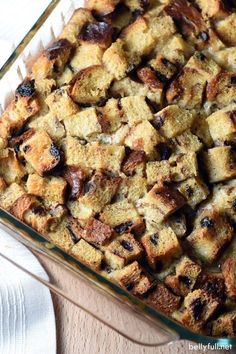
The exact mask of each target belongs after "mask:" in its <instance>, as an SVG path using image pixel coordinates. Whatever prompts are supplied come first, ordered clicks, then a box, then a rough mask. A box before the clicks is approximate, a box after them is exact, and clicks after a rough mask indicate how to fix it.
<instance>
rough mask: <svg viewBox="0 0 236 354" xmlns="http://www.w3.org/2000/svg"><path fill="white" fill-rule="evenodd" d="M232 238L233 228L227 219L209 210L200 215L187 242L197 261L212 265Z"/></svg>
mask: <svg viewBox="0 0 236 354" xmlns="http://www.w3.org/2000/svg"><path fill="white" fill-rule="evenodd" d="M232 237H233V228H232V226H231V224H230V223H229V221H228V220H227V218H226V217H225V216H223V215H221V214H220V213H218V212H217V211H214V210H209V211H206V212H205V213H203V214H200V216H199V221H198V223H197V225H196V228H195V229H194V230H193V232H192V233H191V234H190V235H189V236H188V237H187V242H188V245H189V247H190V249H191V251H192V252H193V253H194V255H195V256H196V257H197V258H198V259H200V260H201V261H202V262H203V263H204V264H212V263H213V262H215V261H216V260H217V259H218V258H219V256H220V254H221V252H222V251H223V249H224V247H225V246H226V245H227V244H228V243H229V242H230V241H231V240H232Z"/></svg>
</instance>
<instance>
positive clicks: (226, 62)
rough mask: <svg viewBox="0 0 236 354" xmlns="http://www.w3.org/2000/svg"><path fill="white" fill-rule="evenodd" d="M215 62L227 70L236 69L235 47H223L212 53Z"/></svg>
mask: <svg viewBox="0 0 236 354" xmlns="http://www.w3.org/2000/svg"><path fill="white" fill-rule="evenodd" d="M213 58H214V60H215V62H216V63H217V64H218V65H220V66H221V67H222V68H223V69H225V70H227V71H235V70H236V47H231V48H223V49H221V50H218V51H217V52H215V53H214V54H213Z"/></svg>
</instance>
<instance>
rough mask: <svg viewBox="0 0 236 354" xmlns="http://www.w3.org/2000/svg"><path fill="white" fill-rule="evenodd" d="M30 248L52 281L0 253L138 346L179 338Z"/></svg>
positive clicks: (11, 231)
mask: <svg viewBox="0 0 236 354" xmlns="http://www.w3.org/2000/svg"><path fill="white" fill-rule="evenodd" d="M1 227H3V228H4V229H5V230H6V231H7V232H8V233H9V234H10V235H11V236H13V237H14V238H17V239H18V236H17V235H16V234H15V232H14V231H13V230H9V229H8V228H6V227H5V226H1ZM14 234H15V235H14ZM27 246H28V247H29V248H30V249H31V251H32V252H33V253H34V254H35V255H36V256H37V258H38V259H39V261H40V262H41V264H42V265H43V266H44V268H45V270H46V271H47V273H48V276H49V278H48V279H44V278H43V277H40V276H38V275H36V274H34V273H32V271H31V270H30V269H27V268H25V267H24V266H22V265H21V264H19V263H16V262H15V261H14V259H11V258H9V257H8V255H7V254H3V253H0V257H3V258H4V259H5V260H7V261H9V262H10V263H11V264H13V265H14V266H16V267H18V268H19V269H21V270H22V271H24V272H25V273H27V274H28V275H29V276H31V277H33V278H34V279H36V280H37V281H39V282H40V283H41V284H43V285H45V286H46V287H47V288H49V289H50V290H51V291H52V292H53V293H55V294H57V295H60V296H62V297H63V298H65V299H67V300H68V301H70V302H71V303H73V304H74V305H76V306H77V307H79V308H80V309H81V310H83V311H85V312H86V313H87V314H88V315H90V316H92V317H93V318H95V319H96V320H98V321H99V322H101V323H102V324H104V325H105V326H107V327H109V328H110V329H112V330H114V331H115V332H117V333H118V334H120V335H121V336H123V337H124V338H126V339H128V340H130V341H131V342H133V343H135V344H138V345H142V346H145V347H158V346H160V345H164V344H169V343H171V342H173V341H176V340H178V339H179V336H178V334H177V333H176V332H174V331H173V332H172V331H171V329H170V328H167V327H165V326H164V324H162V323H159V324H158V323H157V322H156V320H155V322H154V320H152V319H151V318H145V316H144V314H143V313H141V311H140V310H138V309H137V310H134V309H133V307H131V306H128V304H127V306H126V304H124V303H122V300H123V299H120V300H119V299H117V298H114V297H112V296H109V294H107V293H105V291H104V290H102V289H100V288H98V287H97V285H96V286H95V284H93V283H92V282H91V281H89V280H87V279H84V278H82V277H81V276H79V275H78V274H73V272H71V270H68V269H66V267H65V266H64V265H63V267H62V264H61V263H60V264H59V261H57V260H56V259H52V258H51V257H50V256H49V255H48V254H46V253H44V251H42V250H38V249H36V248H35V247H33V246H31V245H29V244H28V245H27ZM57 263H58V264H59V266H58V264H57ZM58 269H59V270H60V272H59V273H60V275H59V274H58ZM56 270H57V271H56ZM139 311H140V313H139Z"/></svg>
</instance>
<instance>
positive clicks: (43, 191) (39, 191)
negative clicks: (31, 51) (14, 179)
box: [26, 174, 67, 205]
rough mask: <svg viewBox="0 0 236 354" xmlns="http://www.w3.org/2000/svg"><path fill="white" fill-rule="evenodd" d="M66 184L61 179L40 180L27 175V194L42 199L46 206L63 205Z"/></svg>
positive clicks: (35, 175)
mask: <svg viewBox="0 0 236 354" xmlns="http://www.w3.org/2000/svg"><path fill="white" fill-rule="evenodd" d="M66 187H67V183H66V181H65V180H64V179H63V178H62V177H49V178H45V177H44V178H42V177H40V176H38V175H37V174H31V175H29V177H28V179H27V183H26V188H27V191H28V193H30V194H33V195H36V196H38V197H42V198H43V199H45V202H46V203H47V204H48V205H57V204H64V202H65V193H66Z"/></svg>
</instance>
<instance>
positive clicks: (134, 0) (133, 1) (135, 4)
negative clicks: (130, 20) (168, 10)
mask: <svg viewBox="0 0 236 354" xmlns="http://www.w3.org/2000/svg"><path fill="white" fill-rule="evenodd" d="M149 2H150V1H149V0H144V1H139V0H124V4H125V5H126V6H127V7H128V8H129V9H130V10H131V11H132V12H134V11H138V10H139V11H144V10H146V9H147V8H148V6H149Z"/></svg>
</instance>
